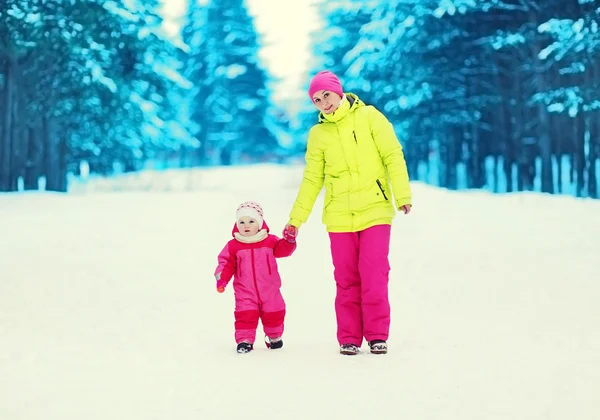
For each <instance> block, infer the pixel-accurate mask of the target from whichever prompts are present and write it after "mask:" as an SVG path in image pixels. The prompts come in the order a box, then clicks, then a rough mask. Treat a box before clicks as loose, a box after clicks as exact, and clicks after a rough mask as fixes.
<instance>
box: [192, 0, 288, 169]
mask: <svg viewBox="0 0 600 420" xmlns="http://www.w3.org/2000/svg"><path fill="white" fill-rule="evenodd" d="M182 33H183V39H184V42H185V43H186V44H187V45H188V46H189V59H188V60H187V61H186V67H187V72H188V73H187V77H188V78H189V79H190V80H191V81H192V83H193V84H194V86H195V88H194V92H193V98H192V99H191V100H190V104H189V107H190V109H189V110H190V119H191V120H192V121H193V122H194V123H195V124H197V126H198V127H199V130H198V131H197V133H196V134H197V136H198V140H199V141H200V143H201V145H202V146H201V151H202V156H201V158H202V160H203V162H202V163H205V164H225V165H227V164H231V163H234V162H238V161H239V160H240V159H242V156H243V155H249V156H251V159H253V160H259V159H261V158H262V157H264V156H265V155H266V154H268V153H269V152H271V151H272V150H274V149H275V148H276V147H277V140H276V138H275V137H274V135H273V134H272V133H271V132H270V131H269V130H268V129H267V122H266V120H265V119H266V110H267V109H268V107H269V105H270V104H269V91H268V90H267V88H266V81H267V74H266V72H265V70H264V69H263V67H262V65H261V63H260V61H259V57H258V48H259V43H258V39H257V34H256V29H255V26H254V22H253V19H252V18H251V16H250V15H249V14H248V10H247V8H246V5H245V3H244V1H242V0H222V1H216V0H215V1H209V2H207V3H205V4H197V3H195V2H190V4H189V6H188V12H187V24H186V25H185V26H184V28H183V31H182Z"/></svg>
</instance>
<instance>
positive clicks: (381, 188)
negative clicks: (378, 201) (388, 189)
mask: <svg viewBox="0 0 600 420" xmlns="http://www.w3.org/2000/svg"><path fill="white" fill-rule="evenodd" d="M376 182H377V186H378V187H379V189H380V190H381V194H383V198H385V201H387V199H388V198H387V195H385V191H383V187H382V186H381V182H379V180H377V181H376Z"/></svg>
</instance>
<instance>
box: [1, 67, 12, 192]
mask: <svg viewBox="0 0 600 420" xmlns="http://www.w3.org/2000/svg"><path fill="white" fill-rule="evenodd" d="M15 71H16V68H15V62H14V59H13V58H12V57H10V56H9V57H7V59H6V67H5V69H4V113H3V118H4V122H3V124H2V128H3V133H2V135H1V137H0V191H14V190H15V189H16V188H15V186H14V185H13V182H12V171H11V169H12V159H11V157H12V152H13V151H12V133H13V123H14V121H13V116H14V113H13V108H14V106H15V105H14V102H15V74H14V72H15Z"/></svg>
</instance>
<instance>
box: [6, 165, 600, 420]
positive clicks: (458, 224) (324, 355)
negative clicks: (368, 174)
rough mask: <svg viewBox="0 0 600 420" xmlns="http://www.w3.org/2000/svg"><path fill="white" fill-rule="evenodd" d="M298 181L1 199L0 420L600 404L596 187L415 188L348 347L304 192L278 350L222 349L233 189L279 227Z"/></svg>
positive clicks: (122, 182)
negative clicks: (388, 326)
mask: <svg viewBox="0 0 600 420" xmlns="http://www.w3.org/2000/svg"><path fill="white" fill-rule="evenodd" d="M300 178H301V168H299V167H293V166H292V167H279V166H274V165H272V166H250V167H241V168H227V169H214V170H202V171H199V170H193V171H183V170H179V171H172V172H151V171H147V172H142V173H138V174H132V175H126V176H125V175H124V176H122V177H120V178H112V179H93V178H89V179H88V180H87V181H85V182H84V181H79V182H77V183H73V184H72V192H71V193H70V194H68V195H59V194H51V193H43V192H37V193H20V194H19V193H17V194H4V195H0V232H1V234H2V241H0V267H1V269H0V274H1V275H0V278H1V281H0V395H1V397H0V418H3V419H14V420H17V419H27V420H37V419H40V420H41V419H44V420H46V419H61V420H76V419H77V420H79V419H82V418H85V419H87V420H95V419H102V420H104V419H111V418H115V419H116V418H122V419H128V420H136V419H144V420H147V419H168V418H169V419H170V418H176V419H178V420H187V419H194V420H195V419H236V418H244V419H248V420H251V419H264V418H265V417H269V416H276V417H278V418H282V419H286V420H294V419H303V420H304V419H309V418H310V419H312V418H315V419H317V418H318V419H358V418H373V417H374V416H375V417H382V416H385V418H390V419H401V418H406V419H422V420H426V419H439V418H444V419H460V420H465V419H480V418H482V417H484V418H485V419H486V420H505V419H508V418H510V419H514V420H521V419H522V420H542V419H544V420H545V419H550V418H553V419H559V418H560V419H566V418H574V419H578V420H592V419H597V418H598V417H599V416H600V407H599V405H598V398H597V390H598V389H600V363H598V354H600V330H599V329H598V325H599V323H600V309H599V307H598V301H600V283H599V282H598V279H600V264H598V261H597V259H598V256H599V255H600V242H599V241H598V238H599V237H600V224H598V223H597V215H598V214H600V202H599V201H593V200H585V199H575V198H572V197H566V196H548V195H542V194H536V193H516V194H503V195H492V194H489V193H486V192H481V191H470V192H450V191H447V190H443V189H437V188H434V187H429V186H426V185H423V184H420V183H415V184H414V185H413V191H414V196H415V200H414V201H415V203H414V204H415V207H414V212H413V213H411V214H410V215H408V216H403V215H398V217H397V218H396V219H395V222H394V227H393V238H392V246H391V265H392V271H391V278H390V299H391V304H392V330H391V338H390V340H389V345H390V352H389V354H387V355H385V356H374V355H371V354H369V353H368V352H366V346H363V352H362V354H360V355H359V356H356V357H346V356H341V355H339V354H338V348H337V343H336V340H335V315H334V311H333V300H334V293H335V287H334V282H333V279H332V266H331V262H330V256H329V248H328V246H329V244H328V239H327V234H326V232H325V230H324V227H323V226H322V225H321V223H320V216H321V205H322V197H319V200H318V202H317V203H316V205H315V211H314V213H313V215H312V216H311V219H310V220H309V223H308V224H306V225H304V226H303V227H302V228H301V232H300V236H299V247H298V250H297V251H296V253H295V254H294V255H293V256H292V257H291V258H289V259H284V260H280V264H279V265H280V270H281V273H282V276H283V283H284V286H283V294H284V296H285V298H286V300H287V305H288V307H287V309H288V315H287V323H286V333H285V347H284V348H283V349H282V350H277V351H269V350H267V349H266V348H265V347H264V346H263V345H262V344H261V342H260V338H259V342H258V343H257V346H256V347H257V350H256V351H255V352H254V353H251V354H248V355H238V354H236V353H235V350H234V342H233V297H232V290H231V288H229V289H228V290H227V291H226V293H225V294H223V295H219V294H217V293H216V292H215V288H214V280H213V278H212V272H213V270H214V267H215V264H216V256H217V253H218V252H219V251H220V249H221V248H222V246H223V245H224V244H225V242H226V241H227V240H228V239H229V238H230V231H231V227H232V224H233V217H234V212H235V208H236V206H237V205H238V204H239V203H240V202H242V201H245V200H248V199H252V200H257V201H259V202H260V203H262V205H263V207H264V210H265V217H266V220H267V222H268V223H269V224H270V225H271V227H272V229H273V232H274V233H276V234H279V232H280V231H281V229H282V228H283V226H284V224H285V222H286V221H287V215H288V212H289V209H290V206H291V204H292V202H293V199H294V197H295V194H296V191H297V187H298V183H299V181H300ZM258 336H259V337H262V335H261V334H260V327H259V334H258Z"/></svg>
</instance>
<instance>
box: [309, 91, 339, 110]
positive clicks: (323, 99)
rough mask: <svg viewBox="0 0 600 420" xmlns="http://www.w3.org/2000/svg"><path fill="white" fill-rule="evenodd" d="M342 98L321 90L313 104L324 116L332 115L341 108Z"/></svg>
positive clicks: (316, 93)
mask: <svg viewBox="0 0 600 420" xmlns="http://www.w3.org/2000/svg"><path fill="white" fill-rule="evenodd" d="M341 100H342V97H341V96H340V95H338V94H337V93H335V92H332V91H330V90H319V91H317V92H315V94H314V95H313V97H312V101H313V104H314V105H315V106H316V107H317V109H318V110H319V111H321V112H322V113H323V114H331V113H332V112H335V110H336V109H338V107H339V106H340V101H341Z"/></svg>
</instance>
